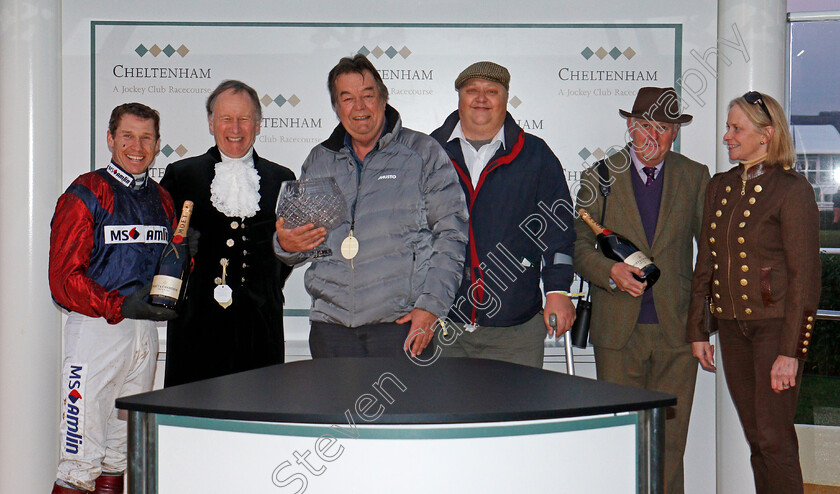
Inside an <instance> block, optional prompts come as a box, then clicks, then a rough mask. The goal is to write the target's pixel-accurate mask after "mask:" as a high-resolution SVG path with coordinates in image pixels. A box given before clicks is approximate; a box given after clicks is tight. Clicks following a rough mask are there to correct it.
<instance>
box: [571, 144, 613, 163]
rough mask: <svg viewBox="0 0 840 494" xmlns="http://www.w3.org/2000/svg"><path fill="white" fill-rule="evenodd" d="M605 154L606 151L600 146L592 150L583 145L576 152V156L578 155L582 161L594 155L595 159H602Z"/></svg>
mask: <svg viewBox="0 0 840 494" xmlns="http://www.w3.org/2000/svg"><path fill="white" fill-rule="evenodd" d="M606 155H607V153H605V152H604V150H603V149H601V148H598V149H596V150H594V151H590V150H589V149H586V148H585V147H584V148H583V149H581V150H580V151H579V152H578V156H580V157H581V158H582V159H583V160H584V161H586V160H587V159H589V157H590V156H594V157H595V159H596V160H602V159H604V156H606Z"/></svg>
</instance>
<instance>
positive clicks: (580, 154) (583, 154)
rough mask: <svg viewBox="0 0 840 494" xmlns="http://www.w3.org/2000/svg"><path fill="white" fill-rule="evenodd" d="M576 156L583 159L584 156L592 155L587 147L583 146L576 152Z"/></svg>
mask: <svg viewBox="0 0 840 494" xmlns="http://www.w3.org/2000/svg"><path fill="white" fill-rule="evenodd" d="M578 156H580V158H581V159H583V160H585V159H586V158H588V157H590V156H592V153H590V152H589V150H588V149H586V148H583V149H581V150H580V151H579V152H578Z"/></svg>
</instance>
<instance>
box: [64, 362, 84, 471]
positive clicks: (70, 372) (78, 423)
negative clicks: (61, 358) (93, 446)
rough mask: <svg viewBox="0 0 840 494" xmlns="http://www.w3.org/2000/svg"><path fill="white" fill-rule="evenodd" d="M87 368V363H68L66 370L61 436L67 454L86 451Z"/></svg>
mask: <svg viewBox="0 0 840 494" xmlns="http://www.w3.org/2000/svg"><path fill="white" fill-rule="evenodd" d="M86 368H87V364H81V365H76V364H67V367H66V368H65V370H64V376H65V384H66V387H65V391H66V392H67V396H66V397H65V398H64V405H63V407H62V411H61V436H62V438H63V441H62V442H63V444H62V447H63V448H64V453H66V454H71V455H75V454H79V453H82V452H83V451H84V450H83V449H82V448H83V443H84V436H83V435H82V431H83V430H84V428H85V400H84V396H85V382H86V381H87V373H86V372H85V370H86Z"/></svg>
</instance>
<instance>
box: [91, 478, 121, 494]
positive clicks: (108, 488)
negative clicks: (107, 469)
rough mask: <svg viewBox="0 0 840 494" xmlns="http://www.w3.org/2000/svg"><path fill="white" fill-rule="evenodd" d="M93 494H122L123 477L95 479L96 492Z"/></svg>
mask: <svg viewBox="0 0 840 494" xmlns="http://www.w3.org/2000/svg"><path fill="white" fill-rule="evenodd" d="M93 494H123V476H122V474H120V475H100V476H99V478H98V479H96V490H95V491H93Z"/></svg>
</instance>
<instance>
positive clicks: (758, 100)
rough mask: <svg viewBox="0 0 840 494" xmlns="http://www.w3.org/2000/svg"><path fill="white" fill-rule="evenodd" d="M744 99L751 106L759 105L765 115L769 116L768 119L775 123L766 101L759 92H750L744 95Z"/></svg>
mask: <svg viewBox="0 0 840 494" xmlns="http://www.w3.org/2000/svg"><path fill="white" fill-rule="evenodd" d="M744 99H745V100H746V102H747V103H749V104H751V105H755V104H758V106H760V107H761V109H762V111H764V114H765V115H767V118H769V119H770V121H771V122H772V121H773V117H771V116H770V110H768V109H767V105H765V104H764V100H763V99H762V97H761V93H759V92H758V91H750V92H748V93H746V94H745V95H744Z"/></svg>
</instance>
